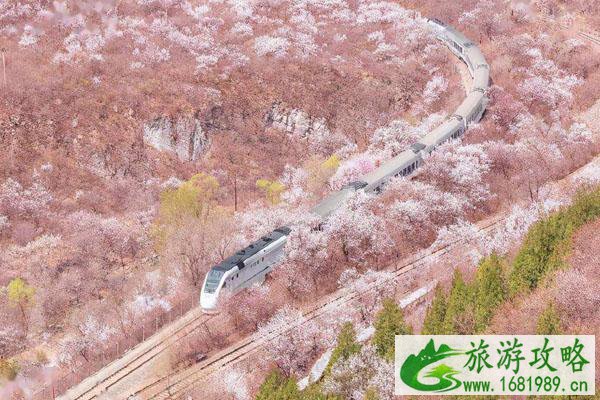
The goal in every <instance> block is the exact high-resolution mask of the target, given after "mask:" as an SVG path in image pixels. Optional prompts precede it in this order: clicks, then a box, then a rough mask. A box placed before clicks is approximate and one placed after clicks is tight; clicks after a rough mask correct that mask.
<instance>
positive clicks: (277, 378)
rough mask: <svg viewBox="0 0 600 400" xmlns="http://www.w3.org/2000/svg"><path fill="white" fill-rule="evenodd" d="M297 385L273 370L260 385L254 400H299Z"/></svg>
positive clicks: (292, 380) (291, 379)
mask: <svg viewBox="0 0 600 400" xmlns="http://www.w3.org/2000/svg"><path fill="white" fill-rule="evenodd" d="M300 399H301V397H300V392H299V391H298V385H297V384H296V381H295V380H294V379H293V378H286V377H284V376H283V375H282V374H281V372H280V371H279V370H274V371H272V372H271V373H269V375H267V377H266V378H265V381H264V382H263V383H262V385H260V388H259V389H258V393H257V394H256V400H300Z"/></svg>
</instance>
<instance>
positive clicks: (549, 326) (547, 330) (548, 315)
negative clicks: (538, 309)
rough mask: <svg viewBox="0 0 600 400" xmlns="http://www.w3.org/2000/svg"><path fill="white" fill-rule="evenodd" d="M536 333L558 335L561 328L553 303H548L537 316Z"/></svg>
mask: <svg viewBox="0 0 600 400" xmlns="http://www.w3.org/2000/svg"><path fill="white" fill-rule="evenodd" d="M535 331H536V333H537V334H538V335H560V334H561V333H562V329H561V328H560V316H559V315H558V312H557V311H556V308H555V307H554V304H552V303H550V304H548V306H547V307H546V309H545V310H544V311H542V313H541V314H540V317H539V318H538V322H537V327H536V329H535Z"/></svg>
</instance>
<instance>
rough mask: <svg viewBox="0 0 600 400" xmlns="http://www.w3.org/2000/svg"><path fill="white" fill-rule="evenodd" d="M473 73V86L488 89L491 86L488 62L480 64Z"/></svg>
mask: <svg viewBox="0 0 600 400" xmlns="http://www.w3.org/2000/svg"><path fill="white" fill-rule="evenodd" d="M473 75H474V76H473V88H475V89H477V88H479V89H483V90H487V89H488V88H489V87H490V69H489V67H488V66H487V64H479V66H478V67H477V68H475V73H474V74H473Z"/></svg>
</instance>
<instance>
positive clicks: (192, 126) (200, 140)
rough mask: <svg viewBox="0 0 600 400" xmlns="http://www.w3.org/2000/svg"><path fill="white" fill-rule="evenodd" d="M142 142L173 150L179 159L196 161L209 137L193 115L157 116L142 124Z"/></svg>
mask: <svg viewBox="0 0 600 400" xmlns="http://www.w3.org/2000/svg"><path fill="white" fill-rule="evenodd" d="M144 143H146V144H147V145H149V146H152V147H154V148H155V149H157V150H160V151H169V152H173V153H175V154H176V155H177V157H178V158H179V159H180V160H181V161H196V160H197V159H199V158H200V157H201V155H202V153H203V152H204V150H205V149H206V148H207V147H208V144H209V139H208V136H207V135H206V133H205V132H204V130H203V129H202V125H201V123H200V120H199V119H198V118H196V117H194V116H179V117H176V118H173V117H159V118H156V119H154V120H152V121H151V122H149V123H147V124H145V125H144Z"/></svg>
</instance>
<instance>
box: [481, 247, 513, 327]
mask: <svg viewBox="0 0 600 400" xmlns="http://www.w3.org/2000/svg"><path fill="white" fill-rule="evenodd" d="M474 290H475V331H476V332H482V331H483V330H484V329H485V328H486V327H487V326H488V324H489V322H490V320H491V318H492V316H493V313H494V311H495V310H496V309H497V308H498V306H500V304H502V302H503V301H504V299H505V298H506V283H505V280H504V273H503V268H502V261H501V259H500V257H498V255H496V254H492V255H490V256H489V257H486V258H484V259H483V260H482V261H481V262H480V263H479V268H478V269H477V273H476V275H475V289H474Z"/></svg>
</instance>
